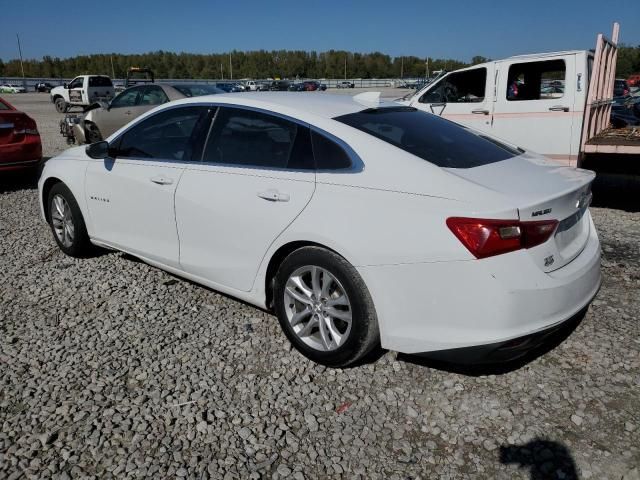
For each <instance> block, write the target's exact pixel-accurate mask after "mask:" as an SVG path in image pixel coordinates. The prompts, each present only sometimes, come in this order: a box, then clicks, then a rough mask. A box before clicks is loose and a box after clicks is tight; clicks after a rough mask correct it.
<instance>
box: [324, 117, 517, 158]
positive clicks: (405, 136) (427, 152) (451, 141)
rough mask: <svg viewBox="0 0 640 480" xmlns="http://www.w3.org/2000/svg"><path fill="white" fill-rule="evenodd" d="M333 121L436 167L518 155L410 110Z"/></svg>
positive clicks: (469, 132) (474, 134) (439, 120)
mask: <svg viewBox="0 0 640 480" xmlns="http://www.w3.org/2000/svg"><path fill="white" fill-rule="evenodd" d="M335 120H338V121H339V122H342V123H345V124H347V125H350V126H352V127H354V128H357V129H358V130H361V131H363V132H366V133H368V134H370V135H373V136H374V137H376V138H379V139H380V140H384V141H385V142H387V143H390V144H391V145H395V146H396V147H398V148H401V149H402V150H404V151H405V152H409V153H412V154H413V155H416V156H418V157H420V158H422V159H423V160H426V161H428V162H431V163H433V164H435V165H437V166H439V167H446V168H473V167H480V166H482V165H487V164H489V163H494V162H500V161H502V160H506V159H507V158H511V157H514V156H516V155H520V154H521V153H522V151H519V150H516V149H513V148H511V147H509V146H507V145H504V144H502V143H500V142H498V141H496V140H493V139H489V138H486V137H483V136H481V135H479V134H476V133H473V132H472V131H471V130H468V129H466V128H464V127H461V126H460V125H456V124H455V123H453V122H450V121H448V120H444V119H442V118H440V117H438V116H436V115H432V114H429V113H425V112H421V111H419V110H417V109H415V108H411V107H387V108H371V109H367V110H363V111H362V112H358V113H350V114H348V115H342V116H340V117H336V118H335Z"/></svg>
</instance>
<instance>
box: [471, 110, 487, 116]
mask: <svg viewBox="0 0 640 480" xmlns="http://www.w3.org/2000/svg"><path fill="white" fill-rule="evenodd" d="M471 113H477V114H482V115H489V114H490V113H491V112H490V111H489V110H471Z"/></svg>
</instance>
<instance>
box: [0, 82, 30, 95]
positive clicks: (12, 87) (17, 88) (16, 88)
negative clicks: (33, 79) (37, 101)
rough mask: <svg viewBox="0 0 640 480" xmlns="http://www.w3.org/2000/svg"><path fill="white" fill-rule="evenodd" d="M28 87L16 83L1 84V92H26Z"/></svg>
mask: <svg viewBox="0 0 640 480" xmlns="http://www.w3.org/2000/svg"><path fill="white" fill-rule="evenodd" d="M26 91H27V89H26V88H24V87H23V86H21V85H16V84H15V83H5V84H4V85H0V93H26Z"/></svg>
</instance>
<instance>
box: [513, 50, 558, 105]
mask: <svg viewBox="0 0 640 480" xmlns="http://www.w3.org/2000/svg"><path fill="white" fill-rule="evenodd" d="M566 72H567V67H566V65H565V63H564V60H545V61H542V62H525V63H514V64H513V65H511V66H510V67H509V74H508V78H507V92H506V94H507V100H509V101H522V100H549V99H554V98H562V97H563V96H564V84H565V77H566Z"/></svg>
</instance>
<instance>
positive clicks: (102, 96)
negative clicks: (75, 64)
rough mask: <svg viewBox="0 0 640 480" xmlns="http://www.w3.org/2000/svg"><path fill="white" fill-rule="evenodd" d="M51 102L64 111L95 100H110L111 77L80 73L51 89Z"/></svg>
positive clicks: (113, 93) (112, 90) (86, 105)
mask: <svg viewBox="0 0 640 480" xmlns="http://www.w3.org/2000/svg"><path fill="white" fill-rule="evenodd" d="M50 95H51V102H52V103H53V104H54V105H55V107H56V110H57V111H58V112H60V113H65V112H67V111H68V110H69V108H71V107H82V108H83V109H84V108H86V107H89V106H90V105H93V104H94V103H96V102H99V101H102V102H107V103H108V102H110V101H111V99H112V98H113V97H114V95H115V89H114V87H113V83H111V79H110V78H109V77H107V76H105V75H80V76H78V77H76V78H74V79H73V80H71V82H69V83H65V84H64V86H62V87H55V88H53V89H51V94H50Z"/></svg>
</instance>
